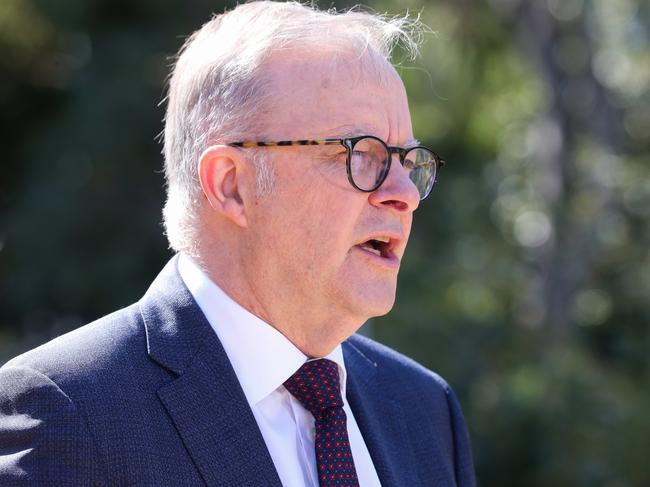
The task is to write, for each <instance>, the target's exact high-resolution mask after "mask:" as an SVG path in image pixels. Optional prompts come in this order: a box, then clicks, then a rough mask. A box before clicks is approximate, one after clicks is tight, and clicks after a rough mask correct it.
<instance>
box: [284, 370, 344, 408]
mask: <svg viewBox="0 0 650 487" xmlns="http://www.w3.org/2000/svg"><path fill="white" fill-rule="evenodd" d="M284 387H286V388H287V390H288V391H289V392H290V393H291V395H292V396H293V397H295V398H296V399H298V401H300V403H301V404H302V405H303V406H304V407H305V409H307V410H308V411H309V412H310V413H311V414H312V415H313V416H314V418H315V419H320V418H322V417H323V414H324V412H325V410H327V409H330V408H336V407H343V398H342V397H341V387H340V384H339V368H338V365H336V363H334V362H332V361H331V360H327V359H319V360H310V361H309V362H305V363H304V364H303V365H302V367H300V368H299V369H298V371H297V372H296V373H295V374H293V375H292V376H291V377H289V379H287V381H286V382H285V383H284Z"/></svg>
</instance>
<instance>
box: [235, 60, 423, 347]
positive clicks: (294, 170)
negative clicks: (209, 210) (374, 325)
mask: <svg viewBox="0 0 650 487" xmlns="http://www.w3.org/2000/svg"><path fill="white" fill-rule="evenodd" d="M350 59H351V60H352V61H350V62H341V61H333V60H332V59H331V58H329V57H327V56H322V54H321V58H320V59H317V58H307V59H305V55H304V54H298V55H296V53H287V54H285V55H282V56H276V57H274V58H273V60H272V61H271V62H270V63H269V72H270V81H271V85H270V86H271V90H273V92H274V93H278V96H277V98H276V100H275V102H274V105H273V108H272V110H270V111H269V112H268V113H267V114H265V115H263V116H266V117H267V120H266V126H267V128H268V130H267V132H266V134H265V135H266V136H265V137H263V138H262V139H261V140H287V139H292V140H298V139H323V138H333V137H334V138H341V137H350V136H355V135H374V136H376V137H379V138H380V139H382V140H384V141H385V142H386V143H387V144H388V145H391V146H402V147H404V146H407V145H409V144H410V143H411V140H412V136H413V133H412V127H411V119H410V113H409V109H408V104H407V98H406V93H405V90H404V87H403V84H402V82H401V80H400V79H399V77H398V75H397V73H396V72H395V71H394V69H393V68H392V67H391V66H390V65H389V64H388V63H386V66H385V70H384V71H385V72H384V73H383V78H385V80H384V83H383V84H380V83H379V82H377V81H376V80H375V79H372V77H371V76H369V75H368V74H362V73H361V70H360V69H359V67H358V62H359V61H358V59H357V58H356V57H355V56H351V58H350ZM261 150H265V151H272V157H273V159H274V164H275V170H276V174H277V178H276V180H277V181H276V187H275V190H274V192H273V194H272V195H271V196H269V197H264V198H260V199H259V200H257V201H256V203H255V205H253V207H252V208H250V210H247V212H248V213H247V218H248V226H247V234H248V236H247V245H246V249H247V251H246V253H247V256H246V261H247V264H246V266H247V267H246V268H247V274H248V276H247V278H248V280H249V282H252V283H253V284H252V286H253V288H254V289H255V292H256V294H258V295H259V297H260V298H262V299H261V300H260V301H261V302H264V303H267V306H270V307H272V308H274V310H273V311H270V312H269V315H270V316H282V314H285V315H287V316H291V317H292V319H294V320H296V319H298V320H303V321H304V327H305V329H304V330H303V331H304V333H305V334H310V333H316V332H317V331H316V330H315V328H316V327H320V328H318V333H322V334H323V335H324V336H327V337H328V338H329V337H332V336H336V338H337V339H338V341H342V340H344V339H345V338H347V337H348V336H349V335H350V334H352V333H354V332H355V331H356V329H357V328H358V327H359V326H360V325H361V324H363V322H365V321H366V320H367V319H368V318H369V317H372V316H379V315H383V314H385V313H387V312H388V311H389V310H390V309H391V307H392V306H393V303H394V300H395V291H396V284H397V272H398V269H399V263H400V259H401V258H402V256H403V254H404V250H405V247H406V243H407V239H408V236H409V233H410V230H411V221H412V214H413V211H414V210H415V209H416V207H417V205H418V203H419V194H418V191H417V189H416V188H415V186H414V185H413V184H412V183H411V181H410V180H409V178H408V175H407V173H406V171H405V170H404V169H403V168H402V166H401V165H400V164H399V161H398V159H397V157H396V156H394V159H393V162H392V165H391V169H390V173H389V175H388V177H387V179H386V181H385V182H384V184H383V185H382V186H381V187H380V188H379V189H377V190H376V191H374V192H372V193H364V192H361V191H359V190H356V189H354V188H353V187H352V186H351V185H350V183H349V182H348V180H347V174H346V164H345V154H346V153H345V148H344V147H342V146H292V147H277V148H265V149H261ZM371 240H378V241H388V242H387V243H381V244H378V246H379V251H377V250H376V249H373V247H372V243H375V242H369V241H371ZM375 244H376V243H375ZM278 306H284V308H285V309H284V311H283V312H279V310H278V309H275V308H276V307H278ZM296 314H298V316H296ZM273 324H274V325H275V326H276V327H280V328H281V326H282V324H281V323H273Z"/></svg>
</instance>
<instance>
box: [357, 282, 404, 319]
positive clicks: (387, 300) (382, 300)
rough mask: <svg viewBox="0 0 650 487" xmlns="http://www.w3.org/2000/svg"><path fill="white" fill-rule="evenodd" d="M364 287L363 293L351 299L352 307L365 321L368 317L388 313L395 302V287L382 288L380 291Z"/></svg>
mask: <svg viewBox="0 0 650 487" xmlns="http://www.w3.org/2000/svg"><path fill="white" fill-rule="evenodd" d="M373 291H375V290H372V289H367V288H366V289H365V290H364V292H363V293H361V294H360V295H359V296H356V299H353V300H352V301H353V303H354V304H353V308H354V309H356V311H357V312H358V314H359V316H360V317H361V318H362V320H363V322H364V323H365V322H366V321H367V320H368V319H370V318H375V317H377V316H384V315H385V314H388V313H389V312H390V310H391V309H393V305H394V304H395V288H394V287H393V288H392V289H390V290H388V289H382V292H377V291H375V292H373Z"/></svg>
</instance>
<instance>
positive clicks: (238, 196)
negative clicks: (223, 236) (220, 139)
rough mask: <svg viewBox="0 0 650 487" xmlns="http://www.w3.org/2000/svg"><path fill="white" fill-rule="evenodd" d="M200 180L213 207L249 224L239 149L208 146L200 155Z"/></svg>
mask: <svg viewBox="0 0 650 487" xmlns="http://www.w3.org/2000/svg"><path fill="white" fill-rule="evenodd" d="M198 169H199V171H198V172H199V174H198V175H199V181H200V182H201V188H202V189H203V194H204V195H205V197H206V199H207V200H208V203H210V206H211V207H212V209H213V210H214V211H215V212H217V213H219V214H220V215H221V216H223V217H224V218H226V219H228V220H230V221H231V222H232V223H234V224H235V225H237V226H240V227H246V225H247V221H246V212H245V204H244V198H242V193H243V192H244V191H245V190H244V188H243V185H242V183H243V179H244V178H243V173H244V172H245V171H244V165H243V161H242V155H241V152H240V150H239V149H236V148H235V147H230V146H227V145H214V146H211V147H208V148H207V149H206V150H205V151H203V153H202V154H201V157H200V158H199V168H198Z"/></svg>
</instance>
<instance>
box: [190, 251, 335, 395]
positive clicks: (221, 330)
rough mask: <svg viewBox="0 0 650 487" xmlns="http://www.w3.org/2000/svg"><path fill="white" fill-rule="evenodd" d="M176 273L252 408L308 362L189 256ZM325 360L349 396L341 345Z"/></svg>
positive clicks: (305, 357)
mask: <svg viewBox="0 0 650 487" xmlns="http://www.w3.org/2000/svg"><path fill="white" fill-rule="evenodd" d="M178 272H179V274H180V275H181V278H182V279H183V281H184V282H185V285H186V286H187V288H188V289H189V291H190V293H191V294H192V296H193V297H194V300H195V301H196V303H197V304H198V305H199V308H201V311H203V314H204V315H205V317H206V318H207V320H208V322H209V323H210V326H211V327H212V328H213V329H214V331H215V333H216V334H217V336H218V337H219V340H220V341H221V344H222V345H223V348H224V350H225V351H226V354H227V355H228V359H229V360H230V363H231V364H232V366H233V369H234V370H235V374H236V375H237V378H238V379H239V383H240V384H241V386H242V389H243V390H244V394H245V395H246V399H247V400H248V403H249V404H250V405H251V407H252V406H254V405H256V404H257V403H258V402H259V401H261V400H263V399H264V398H266V397H267V396H268V395H269V394H271V393H272V392H273V391H275V390H276V389H277V388H278V387H280V386H282V385H283V384H284V382H285V381H286V380H287V379H288V378H289V377H291V376H292V375H293V374H294V372H296V371H297V370H298V369H299V368H300V367H301V366H302V364H304V363H305V362H306V361H307V360H308V359H309V358H308V357H307V356H306V355H305V354H304V353H302V352H301V351H300V350H298V348H296V347H295V345H293V343H291V342H290V341H289V340H288V339H287V338H286V337H285V336H284V335H283V334H282V333H280V332H279V331H278V330H276V329H275V328H274V327H273V326H271V325H269V324H268V323H266V322H265V321H263V320H261V319H260V318H258V317H257V316H255V315H254V314H252V313H251V312H250V311H248V310H247V309H245V308H244V307H242V306H240V305H239V304H238V303H237V302H235V301H234V300H233V299H232V298H231V297H230V296H228V295H227V294H226V293H225V292H224V291H223V290H222V289H221V288H220V287H219V286H217V285H216V284H215V283H214V282H212V281H211V280H210V278H209V277H208V276H207V275H206V274H205V273H204V272H203V271H202V270H201V268H199V266H198V265H197V264H196V263H195V262H194V261H192V259H191V258H190V257H189V256H187V255H186V254H183V253H181V254H180V257H179V259H178ZM325 358H327V359H329V360H332V361H333V362H335V363H336V364H337V365H338V368H339V376H340V382H341V391H342V395H343V397H345V390H346V389H345V387H346V379H347V373H346V370H345V362H344V360H343V351H342V349H341V345H338V346H337V347H336V348H335V349H334V350H333V351H332V352H331V353H330V354H329V355H327V357H325Z"/></svg>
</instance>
